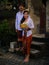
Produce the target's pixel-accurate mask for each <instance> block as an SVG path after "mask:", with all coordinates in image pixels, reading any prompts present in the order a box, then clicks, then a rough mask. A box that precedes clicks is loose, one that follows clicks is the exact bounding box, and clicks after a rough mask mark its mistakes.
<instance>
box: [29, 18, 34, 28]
mask: <svg viewBox="0 0 49 65" xmlns="http://www.w3.org/2000/svg"><path fill="white" fill-rule="evenodd" d="M29 22H30V23H29V28H31V29H33V28H34V23H33V20H32V19H31V20H30V21H29Z"/></svg>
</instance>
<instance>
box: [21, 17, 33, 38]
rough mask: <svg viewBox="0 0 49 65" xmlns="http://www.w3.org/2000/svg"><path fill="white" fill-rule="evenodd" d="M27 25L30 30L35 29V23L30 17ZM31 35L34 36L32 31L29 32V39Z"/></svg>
mask: <svg viewBox="0 0 49 65" xmlns="http://www.w3.org/2000/svg"><path fill="white" fill-rule="evenodd" d="M26 24H27V26H28V27H29V28H30V29H33V28H34V23H33V20H32V19H31V18H30V16H29V17H28V19H27V22H26ZM31 34H32V30H29V31H27V35H26V36H27V37H29V36H30V35H31ZM22 35H23V36H24V31H23V34H22Z"/></svg>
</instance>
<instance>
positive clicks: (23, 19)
mask: <svg viewBox="0 0 49 65" xmlns="http://www.w3.org/2000/svg"><path fill="white" fill-rule="evenodd" d="M24 21H25V18H24V16H23V18H22V20H21V24H22V23H23V22H24Z"/></svg>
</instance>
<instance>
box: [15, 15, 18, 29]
mask: <svg viewBox="0 0 49 65" xmlns="http://www.w3.org/2000/svg"><path fill="white" fill-rule="evenodd" d="M17 24H18V18H17V14H16V19H15V29H17V27H18V26H17Z"/></svg>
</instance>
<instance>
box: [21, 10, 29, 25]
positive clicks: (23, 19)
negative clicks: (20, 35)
mask: <svg viewBox="0 0 49 65" xmlns="http://www.w3.org/2000/svg"><path fill="white" fill-rule="evenodd" d="M25 12H27V13H28V14H29V11H26V10H25V11H24V12H23V14H24V13H25ZM24 21H25V18H24V16H23V18H22V20H21V24H22V23H23V22H24Z"/></svg>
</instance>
